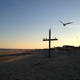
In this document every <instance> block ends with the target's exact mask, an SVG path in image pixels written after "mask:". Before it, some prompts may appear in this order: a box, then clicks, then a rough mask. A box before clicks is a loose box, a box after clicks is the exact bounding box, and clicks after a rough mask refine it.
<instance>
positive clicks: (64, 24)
mask: <svg viewBox="0 0 80 80" xmlns="http://www.w3.org/2000/svg"><path fill="white" fill-rule="evenodd" d="M59 21H60V20H59ZM60 22H61V23H62V24H63V26H66V25H67V24H71V23H73V22H68V23H63V22H62V21H60Z"/></svg>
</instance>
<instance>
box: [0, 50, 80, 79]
mask: <svg viewBox="0 0 80 80" xmlns="http://www.w3.org/2000/svg"><path fill="white" fill-rule="evenodd" d="M9 57H10V56H9ZM13 57H14V58H10V59H7V60H5V61H3V62H2V63H0V80H80V51H72V52H54V51H52V52H51V58H48V51H37V50H34V51H32V52H31V54H26V55H20V56H19V55H18V56H13ZM0 58H1V57H0Z"/></svg>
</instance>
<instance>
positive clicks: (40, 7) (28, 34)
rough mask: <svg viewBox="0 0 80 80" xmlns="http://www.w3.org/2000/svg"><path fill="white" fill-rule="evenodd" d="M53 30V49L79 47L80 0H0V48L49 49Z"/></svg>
mask: <svg viewBox="0 0 80 80" xmlns="http://www.w3.org/2000/svg"><path fill="white" fill-rule="evenodd" d="M58 20H61V21H63V22H64V23H66V22H74V23H73V24H69V25H67V26H65V27H64V26H63V25H62V24H61V23H60V22H59V21H58ZM50 28H51V34H52V35H51V37H52V38H54V37H57V38H58V41H52V44H51V47H54V46H63V45H74V46H79V45H80V36H79V35H80V0H0V48H31V49H33V48H47V47H48V42H44V41H42V39H43V38H48V37H49V29H50Z"/></svg>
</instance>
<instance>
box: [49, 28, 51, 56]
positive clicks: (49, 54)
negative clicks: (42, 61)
mask: <svg viewBox="0 0 80 80" xmlns="http://www.w3.org/2000/svg"><path fill="white" fill-rule="evenodd" d="M50 47H51V29H49V58H50V51H51V48H50Z"/></svg>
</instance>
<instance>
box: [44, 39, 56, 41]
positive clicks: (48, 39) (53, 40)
mask: <svg viewBox="0 0 80 80" xmlns="http://www.w3.org/2000/svg"><path fill="white" fill-rule="evenodd" d="M49 40H50V41H56V40H58V39H43V41H49Z"/></svg>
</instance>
